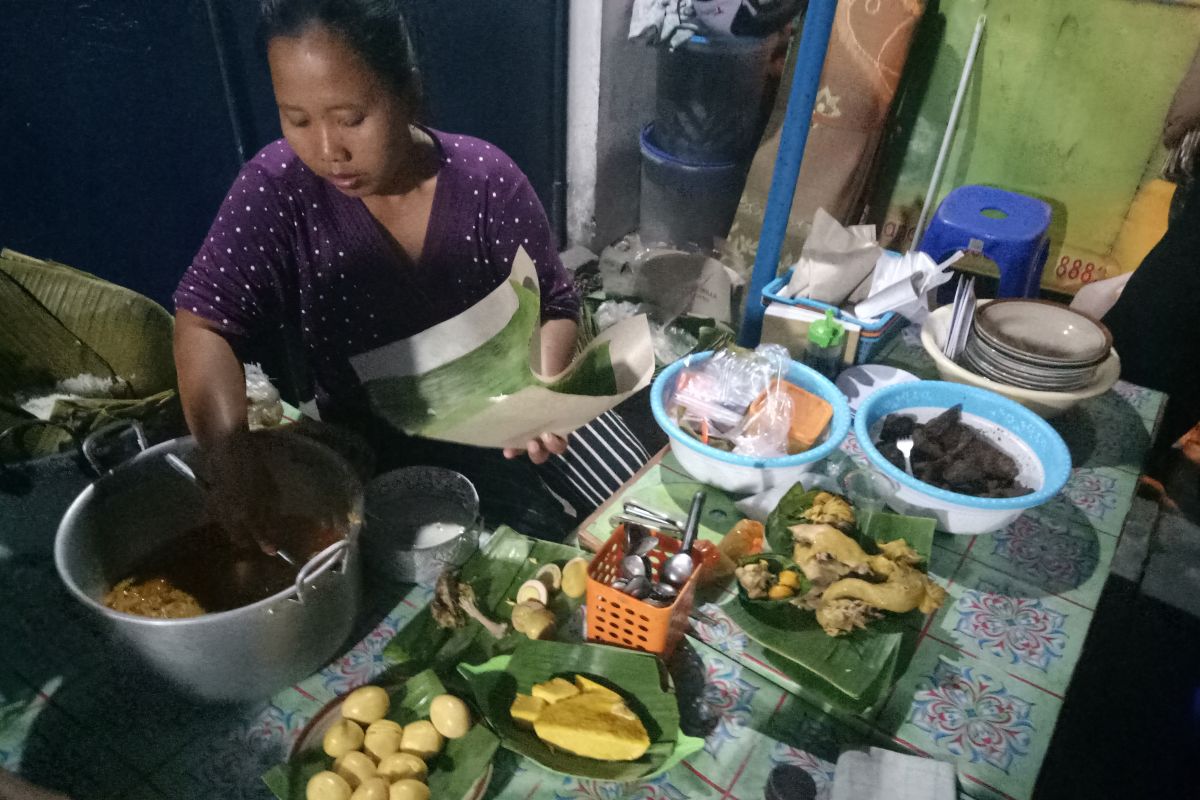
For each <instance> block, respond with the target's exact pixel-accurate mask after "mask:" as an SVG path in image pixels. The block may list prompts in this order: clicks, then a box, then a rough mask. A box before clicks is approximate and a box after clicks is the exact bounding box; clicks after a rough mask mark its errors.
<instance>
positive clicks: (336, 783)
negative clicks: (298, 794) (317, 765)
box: [304, 770, 350, 800]
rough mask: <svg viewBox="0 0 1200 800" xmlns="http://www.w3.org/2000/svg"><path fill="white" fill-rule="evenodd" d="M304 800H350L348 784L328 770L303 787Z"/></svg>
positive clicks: (318, 774) (309, 780) (314, 776)
mask: <svg viewBox="0 0 1200 800" xmlns="http://www.w3.org/2000/svg"><path fill="white" fill-rule="evenodd" d="M304 798H305V800H350V784H348V783H346V781H345V779H343V778H342V777H341V776H340V775H336V774H334V773H332V772H329V771H328V770H326V771H324V772H318V773H317V774H316V775H313V776H312V777H311V778H309V779H308V785H306V786H305V787H304Z"/></svg>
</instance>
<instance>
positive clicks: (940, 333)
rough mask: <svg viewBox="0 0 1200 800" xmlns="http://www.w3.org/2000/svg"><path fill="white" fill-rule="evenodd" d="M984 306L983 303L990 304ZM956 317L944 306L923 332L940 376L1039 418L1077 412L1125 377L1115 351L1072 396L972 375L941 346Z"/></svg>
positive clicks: (972, 373)
mask: <svg viewBox="0 0 1200 800" xmlns="http://www.w3.org/2000/svg"><path fill="white" fill-rule="evenodd" d="M980 302H981V303H983V302H986V301H980ZM952 313H953V308H952V307H951V306H942V307H941V308H939V309H937V310H936V311H934V312H933V313H932V314H930V315H929V319H928V320H926V322H925V325H924V327H922V328H921V346H922V347H924V348H925V352H926V353H928V354H929V356H930V358H932V359H933V362H934V364H936V365H937V371H938V375H939V376H941V378H942V380H944V381H951V382H953V383H965V384H967V385H968V386H978V387H979V388H980V389H987V390H989V391H993V392H995V393H996V394H999V395H1002V396H1004V397H1007V398H1008V399H1009V400H1014V401H1016V402H1018V403H1020V404H1021V405H1023V406H1025V407H1026V408H1028V409H1029V410H1030V411H1032V412H1034V413H1035V414H1039V415H1041V416H1043V417H1045V418H1046V419H1050V418H1053V417H1057V416H1058V415H1059V414H1062V413H1063V412H1065V411H1067V410H1069V409H1071V408H1073V407H1074V406H1076V405H1078V404H1079V403H1081V402H1083V401H1084V400H1088V399H1091V398H1093V397H1098V396H1099V395H1102V394H1104V393H1105V392H1107V391H1108V390H1109V389H1111V388H1112V387H1113V384H1114V383H1116V382H1117V379H1118V378H1120V377H1121V359H1120V357H1119V356H1118V355H1117V351H1116V350H1112V351H1111V352H1110V353H1109V356H1108V358H1106V359H1105V360H1104V361H1102V362H1100V365H1099V366H1098V367H1096V374H1095V375H1093V376H1092V380H1091V382H1090V383H1089V384H1088V385H1087V386H1084V387H1083V388H1082V389H1076V390H1074V391H1071V392H1043V391H1037V390H1034V389H1022V388H1020V387H1018V386H1009V385H1008V384H1005V383H999V382H997V381H993V380H990V379H989V378H985V377H983V376H982V375H977V374H975V373H974V372H971V371H970V370H968V369H966V368H965V367H960V366H959V365H958V364H955V363H954V362H953V361H951V360H950V359H948V358H946V355H945V354H944V353H943V352H942V346H941V343H942V342H943V341H944V340H945V338H946V332H947V330H948V329H949V327H950V315H951V314H952Z"/></svg>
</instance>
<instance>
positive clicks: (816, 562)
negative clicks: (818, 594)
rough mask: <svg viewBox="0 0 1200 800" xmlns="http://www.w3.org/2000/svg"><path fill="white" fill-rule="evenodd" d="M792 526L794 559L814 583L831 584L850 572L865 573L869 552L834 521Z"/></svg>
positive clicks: (815, 584)
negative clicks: (833, 524)
mask: <svg viewBox="0 0 1200 800" xmlns="http://www.w3.org/2000/svg"><path fill="white" fill-rule="evenodd" d="M790 530H791V532H792V542H793V543H794V545H793V547H792V560H793V561H795V562H796V564H797V565H798V566H799V567H800V570H801V571H802V572H803V573H804V577H806V578H808V579H809V580H810V581H812V583H813V585H814V586H828V585H829V584H831V583H833V582H834V581H835V580H837V579H839V578H844V577H845V576H847V575H849V574H851V573H854V574H859V575H862V574H866V571H867V569H868V566H867V563H868V559H869V556H868V555H867V554H866V553H865V552H864V551H863V549H862V548H861V547H859V546H858V542H856V541H854V540H853V539H851V538H850V537H849V536H847V535H846V534H844V533H842V532H841V531H839V530H838V529H837V528H835V527H833V526H832V525H826V524H822V525H793V526H792V527H791V529H790Z"/></svg>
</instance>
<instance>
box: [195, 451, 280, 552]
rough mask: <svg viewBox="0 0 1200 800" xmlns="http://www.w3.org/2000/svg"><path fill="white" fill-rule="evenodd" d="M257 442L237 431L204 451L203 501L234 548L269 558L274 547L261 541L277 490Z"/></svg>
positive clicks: (274, 506) (276, 505)
mask: <svg viewBox="0 0 1200 800" xmlns="http://www.w3.org/2000/svg"><path fill="white" fill-rule="evenodd" d="M258 441H259V440H258V439H257V438H256V437H255V436H254V434H251V433H249V432H247V431H241V432H238V433H235V434H234V435H232V436H230V437H228V438H226V439H222V440H220V441H218V442H215V443H213V444H210V445H209V446H208V447H206V448H205V449H204V451H203V452H204V461H205V469H204V477H205V479H206V483H207V486H206V489H205V501H206V503H207V505H208V512H209V517H210V518H211V519H212V520H213V521H215V522H217V523H218V524H219V525H220V526H221V527H222V529H224V530H225V531H226V533H228V534H229V535H230V537H231V538H232V539H233V541H234V543H235V544H239V545H242V546H244V547H258V548H260V549H261V550H262V551H263V552H264V553H268V554H273V553H274V552H275V543H274V542H271V541H269V540H268V539H266V538H264V537H265V536H267V534H268V533H269V531H270V530H271V527H270V523H271V520H272V519H274V518H275V517H276V515H277V514H278V511H279V487H278V485H277V484H276V483H275V479H274V478H273V477H272V476H271V472H270V470H269V469H268V468H267V465H266V460H265V458H264V457H263V454H262V451H261V448H260V447H259V446H258Z"/></svg>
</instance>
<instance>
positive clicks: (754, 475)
mask: <svg viewBox="0 0 1200 800" xmlns="http://www.w3.org/2000/svg"><path fill="white" fill-rule="evenodd" d="M711 357H712V353H711V352H705V353H695V354H693V355H690V356H687V357H686V358H682V359H680V360H679V361H676V362H675V363H674V364H671V365H670V366H669V367H667V368H666V369H664V370H663V371H662V372H661V373H659V376H658V377H657V378H655V379H654V385H653V386H652V387H651V389H650V408H651V410H652V411H653V412H654V419H655V421H656V422H658V426H659V427H660V428H662V430H663V433H665V434H667V436H668V437H669V438H670V440H671V452H672V453H673V454H674V456H675V458H676V459H678V461H679V464H680V466H682V467H683V468H684V469H685V470H687V472H688V474H689V475H691V476H692V477H693V478H695V479H696V480H698V481H700V482H701V483H705V484H708V485H709V486H715V487H717V488H718V489H723V490H724V491H727V492H730V493H733V494H758V493H759V492H763V491H766V490H767V489H773V488H775V487H776V486H791V485H793V484H794V483H796V482H797V481H798V480H800V476H801V475H803V474H805V473H806V472H809V471H810V469H811V466H812V465H813V464H814V463H815V462H817V461H820V460H821V459H823V458H825V457H826V456H828V455H829V454H830V453H832V452H833V451H834V450H836V449H837V447H838V445H840V444H841V443H842V440H843V439H845V438H846V434H847V433H849V431H850V406H849V405H848V404H847V403H846V398H845V396H843V395H842V393H841V392H840V391H838V388H837V387H836V386H834V385H833V383H832V382H831V381H830V380H829V379H828V378H826V377H825V376H823V375H821V374H820V373H819V372H817V371H816V370H813V369H811V368H809V367H806V366H804V365H803V364H801V363H799V362H796V361H793V362H792V365H791V367H790V368H789V369H788V372H787V375H786V376H785V379H786V380H787V382H788V383H791V384H793V385H795V386H799V387H800V388H801V389H804V390H805V391H809V392H812V393H813V394H815V395H817V396H818V397H820V398H822V399H823V400H825V401H827V402H828V403H829V404H830V405H831V406H833V419H832V420H831V421H830V423H829V429H828V431H826V433H825V436H824V438H823V439H822V440H821V441H820V442H818V443H817V444H816V446H814V447H812V448H810V449H808V450H805V451H804V452H802V453H796V454H795V455H790V456H780V457H778V458H754V457H751V456H742V455H736V454H734V453H726V452H725V451H724V450H718V449H717V448H715V447H709V446H708V445H706V444H704V443H703V442H701V441H700V440H699V439H697V438H695V437H694V436H691V435H690V434H688V433H686V432H685V431H684V430H683V429H682V428H680V427H679V425H678V424H677V423H676V422H675V420H674V419H673V418H672V417H671V415H670V414H669V413H667V404H668V403H669V402H670V399H671V395H672V394H673V393H674V392H675V381H676V379H678V377H679V373H680V372H681V371H682V370H684V369H687V368H688V367H692V366H695V365H697V364H701V363H703V362H704V361H707V360H708V359H709V358H711Z"/></svg>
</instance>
